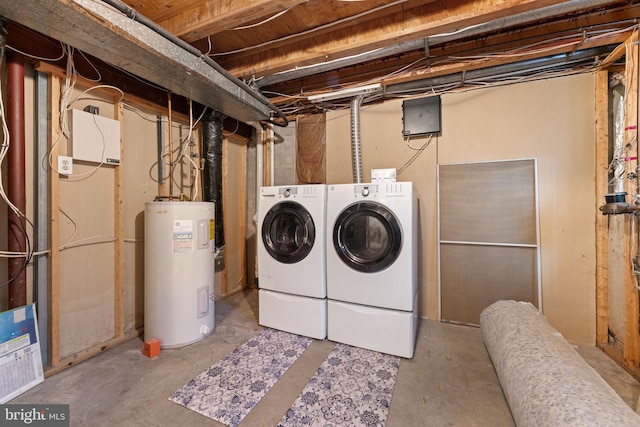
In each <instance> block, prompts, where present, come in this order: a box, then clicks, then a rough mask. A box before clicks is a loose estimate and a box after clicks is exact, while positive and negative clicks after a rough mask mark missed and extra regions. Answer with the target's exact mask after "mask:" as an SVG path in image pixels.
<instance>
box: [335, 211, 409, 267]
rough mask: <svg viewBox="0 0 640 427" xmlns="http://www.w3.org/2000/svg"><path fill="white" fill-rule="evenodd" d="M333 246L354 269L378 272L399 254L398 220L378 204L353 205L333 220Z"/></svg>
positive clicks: (400, 238) (400, 236)
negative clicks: (334, 221)
mask: <svg viewBox="0 0 640 427" xmlns="http://www.w3.org/2000/svg"><path fill="white" fill-rule="evenodd" d="M333 246H334V248H335V250H336V252H337V253H338V256H339V257H340V258H341V259H342V261H344V262H345V263H346V264H347V265H348V266H350V267H351V268H353V269H354V270H357V271H361V272H364V273H375V272H378V271H382V270H384V269H385V268H387V267H388V266H390V265H391V264H393V262H394V261H395V260H396V258H398V255H399V254H400V249H401V248H402V229H401V228H400V222H399V221H398V219H397V218H396V216H395V215H394V214H393V212H391V211H390V210H389V209H387V208H386V207H385V206H384V205H381V204H379V203H372V202H362V203H356V204H353V205H351V206H349V207H347V208H346V209H345V210H343V211H342V212H341V213H340V215H339V216H338V219H337V220H336V223H335V225H334V229H333Z"/></svg>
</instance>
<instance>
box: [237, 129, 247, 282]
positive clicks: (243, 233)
mask: <svg viewBox="0 0 640 427" xmlns="http://www.w3.org/2000/svg"><path fill="white" fill-rule="evenodd" d="M241 162H242V167H241V169H242V171H241V175H240V176H241V177H242V182H241V184H240V194H238V197H241V198H242V204H241V208H240V230H238V231H239V233H240V239H241V241H242V244H241V246H240V271H242V288H243V289H244V288H245V287H246V286H247V197H246V196H247V141H244V143H243V144H242V153H241Z"/></svg>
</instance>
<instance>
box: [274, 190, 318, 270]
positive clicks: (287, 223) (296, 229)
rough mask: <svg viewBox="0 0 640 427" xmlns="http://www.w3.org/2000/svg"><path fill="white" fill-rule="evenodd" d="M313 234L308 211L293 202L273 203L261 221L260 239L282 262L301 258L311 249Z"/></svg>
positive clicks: (287, 262) (288, 262) (289, 262)
mask: <svg viewBox="0 0 640 427" xmlns="http://www.w3.org/2000/svg"><path fill="white" fill-rule="evenodd" d="M315 237H316V228H315V225H314V223H313V218H312V217H311V214H310V213H309V211H308V210H307V209H305V208H304V206H302V205H301V204H299V203H296V202H282V203H278V204H276V205H274V206H273V207H272V208H271V209H269V212H267V214H266V215H265V217H264V220H263V222H262V241H263V243H264V246H265V248H266V249H267V252H269V255H271V256H272V257H273V258H274V259H276V260H278V261H280V262H282V263H285V264H294V263H296V262H299V261H301V260H303V259H304V258H305V257H306V256H307V255H308V254H309V252H311V249H312V248H313V243H314V241H315Z"/></svg>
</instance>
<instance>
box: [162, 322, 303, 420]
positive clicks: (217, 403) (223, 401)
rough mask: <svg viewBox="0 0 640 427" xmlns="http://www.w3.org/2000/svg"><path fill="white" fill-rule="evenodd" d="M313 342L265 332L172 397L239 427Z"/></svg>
mask: <svg viewBox="0 0 640 427" xmlns="http://www.w3.org/2000/svg"><path fill="white" fill-rule="evenodd" d="M312 341H313V339H311V338H307V337H302V336H299V335H294V334H289V333H287V332H281V331H276V330H273V329H263V330H262V331H261V332H260V333H259V334H258V335H256V336H255V337H254V338H252V339H250V340H249V341H247V342H246V343H244V344H242V345H241V346H240V347H238V348H237V349H235V350H234V351H233V352H232V353H230V354H228V355H227V356H225V357H224V358H223V359H222V360H221V361H220V362H218V363H216V364H215V365H213V366H212V367H211V368H209V369H208V370H206V371H204V372H203V373H201V374H200V375H198V376H197V377H196V378H194V379H193V380H191V381H189V383H188V384H186V385H185V386H184V387H182V388H181V389H180V390H178V391H176V392H175V393H174V394H173V395H172V396H171V397H170V398H169V400H171V401H172V402H175V403H177V404H179V405H182V406H184V407H186V408H189V409H191V410H193V411H196V412H198V413H200V414H202V415H204V416H206V417H209V418H212V419H214V420H216V421H220V422H221V423H223V424H226V425H228V426H231V427H236V426H237V425H238V424H239V423H240V421H242V420H243V419H244V417H246V416H247V414H248V413H249V411H251V409H253V407H254V406H255V405H256V404H257V403H258V402H259V401H260V399H262V397H264V395H265V394H266V393H267V392H268V391H269V390H270V389H271V387H273V385H274V384H275V383H276V382H277V381H278V379H280V377H281V376H282V375H283V374H284V373H285V372H286V371H287V369H289V367H290V366H291V365H292V364H293V362H295V361H296V360H297V359H298V357H300V355H301V354H302V353H303V352H304V351H305V350H306V349H307V347H309V345H310V344H311V342H312Z"/></svg>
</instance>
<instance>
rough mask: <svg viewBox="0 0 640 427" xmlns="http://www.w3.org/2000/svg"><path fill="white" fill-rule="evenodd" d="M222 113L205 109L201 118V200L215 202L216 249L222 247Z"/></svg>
mask: <svg viewBox="0 0 640 427" xmlns="http://www.w3.org/2000/svg"><path fill="white" fill-rule="evenodd" d="M223 121H224V115H222V114H220V113H218V112H216V111H211V110H207V112H206V113H205V115H204V117H203V118H202V140H203V145H204V172H203V174H202V179H203V187H204V189H203V191H204V193H203V195H202V196H203V200H204V201H205V202H214V203H215V204H216V210H215V216H216V229H215V242H216V243H215V244H216V249H217V250H221V249H222V248H224V220H223V200H222V132H223V129H224V127H223Z"/></svg>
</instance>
